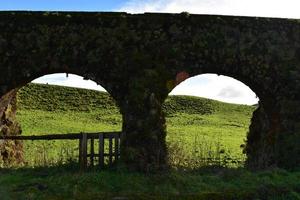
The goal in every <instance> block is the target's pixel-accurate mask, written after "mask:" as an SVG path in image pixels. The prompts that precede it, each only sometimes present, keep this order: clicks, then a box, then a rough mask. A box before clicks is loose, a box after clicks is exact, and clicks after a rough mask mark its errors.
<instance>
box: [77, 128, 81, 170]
mask: <svg viewBox="0 0 300 200" xmlns="http://www.w3.org/2000/svg"><path fill="white" fill-rule="evenodd" d="M78 151H79V152H78V153H79V155H78V156H79V159H78V162H79V166H80V168H81V166H82V133H80V138H79V144H78Z"/></svg>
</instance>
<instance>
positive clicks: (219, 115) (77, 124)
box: [17, 84, 255, 167]
mask: <svg viewBox="0 0 300 200" xmlns="http://www.w3.org/2000/svg"><path fill="white" fill-rule="evenodd" d="M18 107H19V110H18V113H17V117H18V119H19V121H20V122H21V124H22V128H23V134H24V135H32V134H49V133H70V132H97V131H118V130H121V127H122V117H121V115H120V114H119V109H118V107H117V105H116V104H115V102H114V100H113V99H112V98H111V97H110V96H109V95H108V94H107V93H105V92H99V91H94V90H86V89H78V88H70V87H61V86H53V85H43V84H29V85H28V86H26V87H24V88H22V89H21V90H20V91H19V93H18ZM163 109H164V112H165V114H166V117H167V132H168V135H167V142H168V144H169V148H170V152H173V153H172V154H170V159H171V162H173V163H174V164H176V165H178V166H181V167H182V166H188V165H191V163H193V164H195V162H194V161H193V160H204V158H205V159H210V158H216V157H220V156H223V157H226V158H228V159H229V161H231V160H230V159H232V163H233V164H234V165H235V164H236V162H239V163H240V162H242V161H243V160H244V159H245V155H243V154H242V149H241V148H240V146H241V145H242V144H243V143H244V140H245V137H246V133H247V131H248V127H249V121H250V118H251V114H252V112H253V110H254V109H255V107H253V106H246V105H237V104H228V103H223V102H219V101H214V100H209V99H205V98H199V97H192V96H170V97H169V98H168V99H167V100H166V101H165V103H164V105H163ZM47 145H49V142H48V143H47ZM44 146H45V145H44ZM62 146H63V147H64V148H67V147H68V148H69V150H68V151H71V150H70V149H72V148H73V149H74V148H75V147H77V146H76V144H75V143H74V142H73V143H72V142H67V143H64V144H63V145H62ZM26 147H28V148H31V146H28V145H26ZM43 148H44V149H46V148H45V147H43ZM51 149H53V148H51ZM54 149H60V146H59V145H58V146H55V148H54ZM60 151H62V150H60ZM220 151H221V152H223V153H222V155H219V153H218V152H220ZM30 152H32V155H28V158H30V157H33V158H36V156H34V154H36V153H34V151H30ZM52 154H53V153H52ZM56 154H57V152H56ZM179 154H180V156H178V155H179ZM209 154H210V155H209ZM176 156H177V157H176ZM43 157H44V156H43ZM200 164H207V163H200ZM228 164H230V163H228ZM197 165H199V164H197Z"/></svg>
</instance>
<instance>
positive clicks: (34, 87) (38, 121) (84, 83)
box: [1, 73, 122, 167]
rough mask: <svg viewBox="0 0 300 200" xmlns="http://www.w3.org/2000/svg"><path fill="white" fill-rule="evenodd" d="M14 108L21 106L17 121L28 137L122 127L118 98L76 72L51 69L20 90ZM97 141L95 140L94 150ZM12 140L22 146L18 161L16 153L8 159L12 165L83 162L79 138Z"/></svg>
mask: <svg viewBox="0 0 300 200" xmlns="http://www.w3.org/2000/svg"><path fill="white" fill-rule="evenodd" d="M22 85H23V84H22ZM14 109H17V110H16V111H15V113H14V114H12V115H15V116H14V117H15V119H14V120H15V123H16V126H19V125H20V126H21V129H22V131H21V129H20V130H19V134H20V133H21V132H22V135H25V136H26V135H46V134H68V133H82V132H85V133H93V132H95V133H96V132H109V131H121V129H122V116H121V114H120V110H119V107H118V104H117V103H116V101H115V100H114V98H113V97H112V96H111V95H110V94H109V93H108V92H107V91H106V90H105V89H104V88H103V87H101V86H100V85H97V83H96V82H94V81H91V80H84V78H83V77H81V76H79V75H75V74H62V73H57V74H50V75H45V76H41V77H40V78H38V79H34V80H32V81H31V82H30V83H28V84H25V85H24V86H22V87H21V88H19V89H18V92H17V93H16V105H15V108H14ZM20 126H19V127H20ZM15 134H18V133H15ZM97 143H98V141H96V140H95V152H97V148H98V145H97ZM11 145H13V146H15V147H16V148H15V150H18V151H19V152H17V153H18V154H19V158H17V159H19V160H15V158H12V160H11V161H9V162H6V164H8V165H7V166H9V165H17V166H30V167H35V166H46V165H47V166H51V165H57V164H65V163H69V162H73V161H76V162H78V152H79V150H78V141H77V140H74V141H70V140H65V141H64V140H62V141H55V140H54V141H34V142H28V141H24V142H22V143H20V142H13V144H11ZM1 146H2V147H4V146H5V145H4V144H3V145H1ZM17 146H18V148H17ZM1 152H2V153H1V155H2V157H3V155H4V154H9V155H11V157H14V156H13V154H15V153H12V152H5V150H3V148H2V151H1ZM95 161H96V160H95ZM4 164H5V163H4Z"/></svg>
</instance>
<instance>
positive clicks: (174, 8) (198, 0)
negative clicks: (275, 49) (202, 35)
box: [119, 0, 300, 18]
mask: <svg viewBox="0 0 300 200" xmlns="http://www.w3.org/2000/svg"><path fill="white" fill-rule="evenodd" d="M299 8H300V1H299V0H284V1H283V0H143V1H140V0H130V1H129V2H127V3H126V4H125V5H124V6H123V7H122V8H120V9H119V11H126V12H130V13H144V12H170V13H178V12H183V11H186V12H190V13H195V14H222V15H240V16H262V17H284V18H300V12H299Z"/></svg>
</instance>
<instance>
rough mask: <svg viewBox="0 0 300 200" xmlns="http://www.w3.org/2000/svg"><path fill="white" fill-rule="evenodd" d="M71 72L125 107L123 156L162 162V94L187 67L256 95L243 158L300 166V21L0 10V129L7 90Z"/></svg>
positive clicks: (146, 164) (10, 121)
mask: <svg viewBox="0 0 300 200" xmlns="http://www.w3.org/2000/svg"><path fill="white" fill-rule="evenodd" d="M52 73H73V74H77V75H80V76H83V77H84V78H86V79H91V80H93V81H95V82H97V83H98V84H100V85H101V86H103V87H104V88H105V89H106V90H107V91H108V92H109V93H110V94H111V95H112V97H113V98H114V99H115V100H116V102H117V104H118V106H119V107H120V111H121V114H122V116H123V126H122V129H123V132H124V136H123V142H122V147H121V148H122V159H123V161H124V163H125V164H127V165H128V166H129V167H132V168H133V169H137V170H148V169H153V168H154V169H161V168H164V167H165V166H166V155H167V151H166V144H165V137H166V125H165V118H164V114H163V112H162V107H161V105H162V103H163V102H164V100H165V99H166V97H167V96H168V93H169V92H170V91H171V90H172V89H173V88H174V87H175V86H176V85H177V84H179V83H180V82H181V81H183V80H184V79H186V78H188V77H192V76H195V75H199V74H203V73H216V74H221V75H226V76H230V77H233V78H235V79H237V80H239V81H241V82H243V83H245V84H246V85H247V86H249V87H250V88H251V89H252V90H253V91H254V92H255V93H256V94H257V96H258V97H259V98H260V103H259V107H258V108H257V110H256V111H255V112H254V113H253V117H252V123H251V125H250V129H249V133H248V136H247V144H246V149H245V150H246V153H247V156H248V158H247V166H248V167H251V168H265V167H269V166H278V167H283V168H294V167H300V21H299V20H294V19H275V18H253V17H237V16H213V15H190V14H188V13H181V14H150V13H145V14H137V15H131V14H126V13H80V12H79V13H75V12H0V97H1V101H0V118H1V121H0V132H1V133H2V134H4V135H9V134H19V132H20V131H19V125H18V122H17V121H16V120H15V110H16V106H15V93H16V91H17V90H18V88H20V87H22V86H24V85H25V84H27V83H29V82H30V81H32V80H33V79H36V78H38V77H40V76H43V75H46V74H52Z"/></svg>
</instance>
